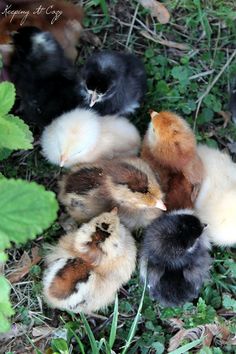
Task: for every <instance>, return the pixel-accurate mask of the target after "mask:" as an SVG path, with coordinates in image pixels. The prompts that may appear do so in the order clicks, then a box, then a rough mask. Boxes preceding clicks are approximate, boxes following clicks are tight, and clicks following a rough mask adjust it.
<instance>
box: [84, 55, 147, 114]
mask: <svg viewBox="0 0 236 354" xmlns="http://www.w3.org/2000/svg"><path fill="white" fill-rule="evenodd" d="M146 81H147V79H146V73H145V69H144V65H143V63H142V62H141V60H140V59H138V58H137V57H136V56H135V55H133V54H128V53H118V52H113V51H101V52H98V53H94V54H93V55H92V56H91V57H90V58H89V59H88V60H87V61H86V63H85V65H84V67H83V68H82V70H81V95H82V96H83V100H84V105H85V106H86V107H92V108H93V109H94V110H96V111H97V112H98V113H100V114H101V115H107V114H118V115H124V116H126V115H128V114H130V113H133V112H134V111H135V110H136V109H137V108H138V107H139V106H140V103H141V100H142V99H143V97H144V95H145V93H146V89H147V83H146Z"/></svg>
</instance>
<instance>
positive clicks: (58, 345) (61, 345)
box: [52, 338, 69, 354]
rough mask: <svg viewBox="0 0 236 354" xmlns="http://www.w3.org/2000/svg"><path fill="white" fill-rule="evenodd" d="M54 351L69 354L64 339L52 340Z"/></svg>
mask: <svg viewBox="0 0 236 354" xmlns="http://www.w3.org/2000/svg"><path fill="white" fill-rule="evenodd" d="M52 348H53V350H57V351H58V352H59V353H60V354H69V348H68V345H67V343H66V341H65V340H64V339H61V338H56V339H53V340H52Z"/></svg>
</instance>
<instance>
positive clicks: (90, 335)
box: [80, 312, 99, 354]
mask: <svg viewBox="0 0 236 354" xmlns="http://www.w3.org/2000/svg"><path fill="white" fill-rule="evenodd" d="M80 317H81V319H82V322H83V324H84V327H85V331H86V333H87V335H88V338H89V342H90V345H91V348H92V353H93V354H99V349H98V347H97V342H96V339H95V337H94V335H93V332H92V330H91V328H90V325H89V323H88V321H87V320H86V318H85V316H84V314H83V313H82V312H81V313H80Z"/></svg>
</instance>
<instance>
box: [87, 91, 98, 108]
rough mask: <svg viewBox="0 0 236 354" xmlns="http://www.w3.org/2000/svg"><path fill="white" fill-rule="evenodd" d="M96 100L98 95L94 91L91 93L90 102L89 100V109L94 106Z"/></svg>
mask: <svg viewBox="0 0 236 354" xmlns="http://www.w3.org/2000/svg"><path fill="white" fill-rule="evenodd" d="M97 99H98V94H97V92H96V90H95V91H93V93H92V94H91V100H90V104H89V107H93V106H94V105H95V103H96V102H97Z"/></svg>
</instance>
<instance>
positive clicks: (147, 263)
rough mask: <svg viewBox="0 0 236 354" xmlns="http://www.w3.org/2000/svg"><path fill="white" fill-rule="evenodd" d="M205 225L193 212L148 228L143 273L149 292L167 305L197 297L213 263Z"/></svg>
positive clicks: (178, 213)
mask: <svg viewBox="0 0 236 354" xmlns="http://www.w3.org/2000/svg"><path fill="white" fill-rule="evenodd" d="M204 228H205V226H204V225H203V224H202V223H201V222H200V220H199V219H198V218H197V217H196V216H194V215H193V211H192V210H189V209H182V210H181V209H180V210H178V211H172V212H169V213H166V214H164V215H162V216H160V217H159V218H158V219H156V220H154V221H153V222H152V224H151V225H149V226H148V227H147V229H146V230H145V233H144V240H143V244H142V246H141V252H140V253H141V257H140V273H141V278H142V279H143V280H144V279H145V278H147V286H148V288H149V293H150V295H151V297H152V298H153V299H156V300H158V301H159V302H160V303H161V305H163V306H180V305H183V304H184V303H185V302H187V301H191V300H193V299H194V298H196V297H197V296H198V294H199V291H200V289H201V287H202V285H203V282H204V281H205V280H206V279H207V278H208V274H209V267H210V263H211V259H210V256H209V254H208V249H209V241H208V238H207V235H206V231H205V232H204Z"/></svg>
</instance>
